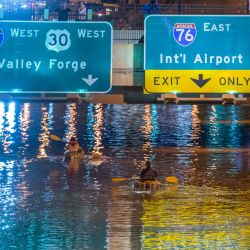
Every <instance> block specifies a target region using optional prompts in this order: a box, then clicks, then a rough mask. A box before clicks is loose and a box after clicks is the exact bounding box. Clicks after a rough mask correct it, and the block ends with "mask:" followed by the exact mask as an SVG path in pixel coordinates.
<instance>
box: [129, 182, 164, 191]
mask: <svg viewBox="0 0 250 250" xmlns="http://www.w3.org/2000/svg"><path fill="white" fill-rule="evenodd" d="M133 183H134V187H135V188H140V189H149V190H152V189H159V188H160V186H161V185H162V184H161V182H160V181H158V180H154V181H141V180H133Z"/></svg>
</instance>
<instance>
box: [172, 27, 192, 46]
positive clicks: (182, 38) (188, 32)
mask: <svg viewBox="0 0 250 250" xmlns="http://www.w3.org/2000/svg"><path fill="white" fill-rule="evenodd" d="M196 35H197V29H196V26H195V24H194V23H175V25H174V27H173V36H174V39H175V41H176V42H177V43H178V44H180V45H181V46H188V45H190V44H191V43H193V42H194V41H195V38H196Z"/></svg>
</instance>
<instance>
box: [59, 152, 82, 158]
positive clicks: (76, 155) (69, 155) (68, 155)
mask: <svg viewBox="0 0 250 250" xmlns="http://www.w3.org/2000/svg"><path fill="white" fill-rule="evenodd" d="M83 155H84V153H83V151H80V152H70V151H66V152H65V153H64V160H70V159H80V158H82V157H83Z"/></svg>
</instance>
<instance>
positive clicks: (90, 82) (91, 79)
mask: <svg viewBox="0 0 250 250" xmlns="http://www.w3.org/2000/svg"><path fill="white" fill-rule="evenodd" d="M82 80H83V81H84V82H86V83H87V84H88V85H89V86H91V85H92V84H94V83H95V82H96V81H97V80H98V78H92V75H88V78H82Z"/></svg>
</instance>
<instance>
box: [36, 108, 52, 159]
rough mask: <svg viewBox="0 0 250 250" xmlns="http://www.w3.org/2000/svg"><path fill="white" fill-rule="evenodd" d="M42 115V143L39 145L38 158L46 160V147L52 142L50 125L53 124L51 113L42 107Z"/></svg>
mask: <svg viewBox="0 0 250 250" xmlns="http://www.w3.org/2000/svg"><path fill="white" fill-rule="evenodd" d="M41 113H42V119H41V132H40V134H39V138H38V140H39V142H40V143H41V144H40V145H39V149H38V151H39V153H38V155H37V158H45V157H47V156H48V155H47V152H46V147H47V146H48V145H49V142H50V138H49V135H50V130H51V128H50V127H49V123H51V121H50V119H49V112H48V111H47V107H45V106H42V107H41Z"/></svg>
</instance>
